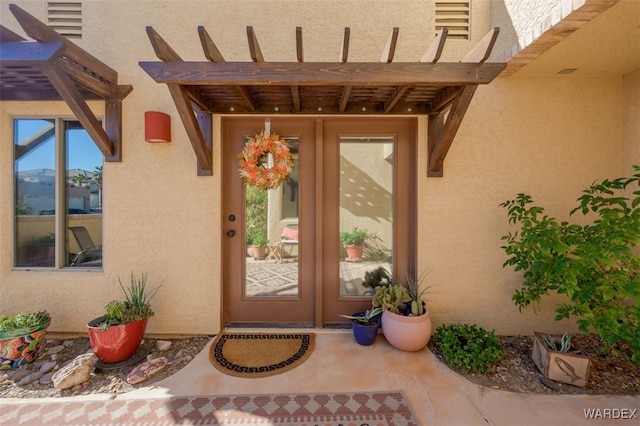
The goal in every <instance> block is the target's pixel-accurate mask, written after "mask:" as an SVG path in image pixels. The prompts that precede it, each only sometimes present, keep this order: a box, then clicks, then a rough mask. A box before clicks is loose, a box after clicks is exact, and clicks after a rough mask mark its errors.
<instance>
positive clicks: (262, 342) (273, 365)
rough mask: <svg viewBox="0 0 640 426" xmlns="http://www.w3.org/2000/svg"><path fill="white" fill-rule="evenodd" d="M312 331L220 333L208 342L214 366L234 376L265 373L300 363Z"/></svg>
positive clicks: (308, 348)
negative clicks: (290, 332) (300, 332)
mask: <svg viewBox="0 0 640 426" xmlns="http://www.w3.org/2000/svg"><path fill="white" fill-rule="evenodd" d="M314 338H315V335H314V334H309V333H302V334H273V333H221V334H219V335H218V336H217V337H216V338H215V340H214V341H213V343H212V344H211V350H210V352H209V359H210V360H211V363H212V364H213V366H214V367H215V368H217V369H218V370H220V371H222V372H223V373H226V374H229V375H231V376H237V377H266V376H272V375H274V374H279V373H284V372H285V371H289V370H291V369H292V368H295V367H297V366H298V365H300V364H302V362H303V361H304V360H305V359H307V358H308V357H309V355H310V354H311V351H312V350H313V346H314Z"/></svg>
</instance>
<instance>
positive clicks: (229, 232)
mask: <svg viewBox="0 0 640 426" xmlns="http://www.w3.org/2000/svg"><path fill="white" fill-rule="evenodd" d="M234 235H236V231H234V230H231V231H227V237H233V236H234Z"/></svg>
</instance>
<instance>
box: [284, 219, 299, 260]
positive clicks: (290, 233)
mask: <svg viewBox="0 0 640 426" xmlns="http://www.w3.org/2000/svg"><path fill="white" fill-rule="evenodd" d="M280 247H281V248H282V256H283V257H292V256H293V249H294V248H297V247H298V225H297V224H295V225H286V226H285V227H284V229H283V230H282V234H280Z"/></svg>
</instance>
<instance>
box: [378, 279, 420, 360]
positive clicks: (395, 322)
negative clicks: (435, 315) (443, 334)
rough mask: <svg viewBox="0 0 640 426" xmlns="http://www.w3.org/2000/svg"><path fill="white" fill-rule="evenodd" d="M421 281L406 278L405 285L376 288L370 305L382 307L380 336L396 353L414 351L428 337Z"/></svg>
mask: <svg viewBox="0 0 640 426" xmlns="http://www.w3.org/2000/svg"><path fill="white" fill-rule="evenodd" d="M421 284H422V280H421V279H416V278H415V277H413V276H412V275H410V274H409V275H407V286H406V287H405V286H403V285H402V284H390V285H388V286H384V285H381V286H378V287H376V293H375V295H374V296H373V300H372V304H373V306H374V307H380V308H382V310H383V312H382V322H381V324H382V333H383V334H384V337H385V338H386V339H387V340H388V341H389V343H390V344H391V345H392V346H393V347H395V348H397V349H400V350H403V351H408V352H414V351H419V350H421V349H422V348H424V347H425V346H426V345H427V343H428V342H429V339H430V338H431V317H430V315H429V311H428V310H427V309H426V307H425V303H424V301H423V299H422V297H423V296H424V294H425V293H426V292H427V289H428V288H427V287H423V286H422V285H421Z"/></svg>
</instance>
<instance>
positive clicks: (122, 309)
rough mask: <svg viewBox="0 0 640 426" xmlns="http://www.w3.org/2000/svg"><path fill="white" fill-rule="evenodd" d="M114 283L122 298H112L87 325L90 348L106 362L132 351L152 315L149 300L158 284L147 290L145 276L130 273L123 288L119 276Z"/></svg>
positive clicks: (121, 357) (129, 353) (138, 344)
mask: <svg viewBox="0 0 640 426" xmlns="http://www.w3.org/2000/svg"><path fill="white" fill-rule="evenodd" d="M118 283H119V284H120V288H121V289H122V291H123V293H124V295H125V300H112V301H111V302H109V303H108V304H107V305H106V306H105V311H106V312H105V314H104V315H103V316H101V317H99V318H96V319H94V320H92V321H89V323H88V324H87V329H88V332H89V340H90V341H91V348H92V349H93V351H94V352H95V354H96V356H97V357H98V358H99V359H100V360H101V361H102V362H104V363H106V364H113V363H116V362H120V361H124V360H126V359H128V358H130V357H131V356H133V355H134V354H135V353H136V351H137V349H138V347H139V346H140V342H142V338H143V336H144V332H145V330H146V327H147V321H148V319H149V318H150V317H152V316H153V315H154V312H153V310H152V309H151V299H152V298H153V296H155V294H156V293H157V292H158V290H159V289H160V287H161V286H162V284H160V285H159V286H157V287H156V288H154V289H153V290H151V291H147V275H146V274H142V276H141V277H140V278H137V277H136V276H135V275H134V274H133V273H131V280H130V283H129V287H128V288H126V289H125V287H124V285H123V284H122V281H121V280H120V277H118Z"/></svg>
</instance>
